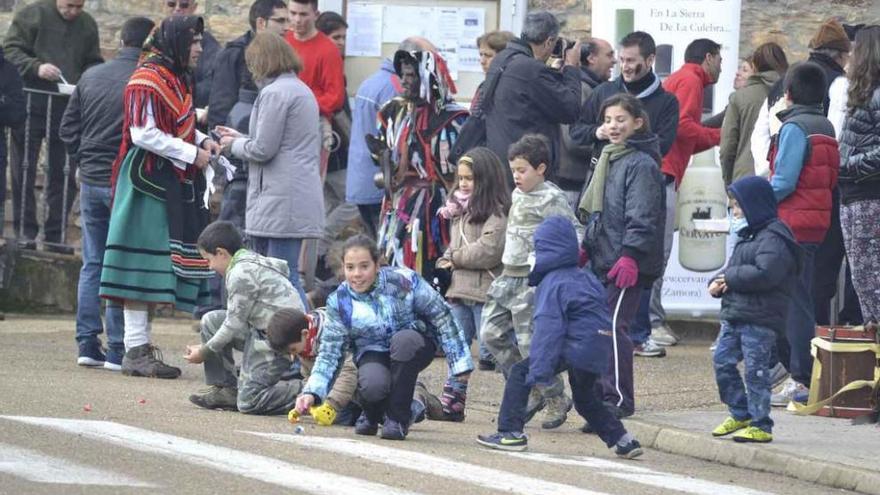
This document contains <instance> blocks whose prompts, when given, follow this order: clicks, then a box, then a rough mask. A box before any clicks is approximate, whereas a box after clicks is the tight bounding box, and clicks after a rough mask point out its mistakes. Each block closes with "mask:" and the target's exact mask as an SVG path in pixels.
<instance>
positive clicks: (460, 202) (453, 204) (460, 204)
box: [437, 191, 471, 220]
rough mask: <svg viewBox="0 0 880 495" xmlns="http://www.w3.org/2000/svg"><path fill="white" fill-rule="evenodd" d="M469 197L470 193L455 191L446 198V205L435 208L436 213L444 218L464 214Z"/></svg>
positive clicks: (448, 218)
mask: <svg viewBox="0 0 880 495" xmlns="http://www.w3.org/2000/svg"><path fill="white" fill-rule="evenodd" d="M470 199H471V195H470V194H465V193H463V192H461V191H455V192H454V193H452V194H451V195H450V196H449V199H447V200H446V206H443V207H442V208H440V209H439V210H437V215H439V216H440V217H442V218H445V219H446V220H450V219H453V218H455V217H457V216H460V215H464V213H465V212H466V211H467V208H468V201H469V200H470Z"/></svg>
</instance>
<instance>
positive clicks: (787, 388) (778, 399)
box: [770, 377, 809, 407]
mask: <svg viewBox="0 0 880 495" xmlns="http://www.w3.org/2000/svg"><path fill="white" fill-rule="evenodd" d="M798 392H800V393H801V394H803V393H808V392H809V389H808V388H807V387H805V386H803V385H801V384H800V383H798V382H796V381H794V380H793V379H792V378H791V377H789V378H788V379H787V380H785V384H784V385H783V386H782V390H780V391H779V392H778V393H775V394H773V395H771V396H770V405H771V406H773V407H786V406H788V403H789V402H791V401H792V400H793V399H794V396H795V394H797V393H798Z"/></svg>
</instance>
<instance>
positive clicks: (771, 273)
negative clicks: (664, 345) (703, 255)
mask: <svg viewBox="0 0 880 495" xmlns="http://www.w3.org/2000/svg"><path fill="white" fill-rule="evenodd" d="M729 191H730V196H731V207H732V209H733V221H732V223H731V227H730V231H731V234H734V235H737V236H738V240H737V243H736V247H734V248H733V254H732V255H731V257H730V261H729V262H728V264H727V267H726V268H724V269H723V270H722V271H721V272H720V273H719V274H718V275H716V276H715V278H714V279H713V280H712V283H711V284H710V285H709V293H710V294H712V296H713V297H720V298H721V335H720V336H719V337H718V347H717V348H716V349H715V356H714V363H715V380H716V382H717V383H718V392H719V394H720V395H721V401H722V402H724V403H725V404H727V407H728V410H729V411H730V417H728V418H727V419H726V420H724V422H723V423H721V424H720V425H719V426H718V427H717V428H715V430H714V431H712V435H714V436H716V437H721V436H724V435H729V434H731V433H734V432H736V435H734V437H733V439H734V440H735V441H737V442H760V443H766V442H770V441H772V440H773V435H772V430H773V420H772V419H770V388H771V384H770V371H769V368H770V355H771V353H772V350H773V346H774V345H775V342H776V335H777V332H779V333H782V332H785V325H786V317H787V315H788V307H789V304H790V302H791V294H792V291H793V288H794V284H795V281H796V279H797V277H798V273H800V271H801V270H802V265H803V250H802V248H801V247H800V246H799V245H798V243H797V241H796V240H795V238H794V235H792V233H791V230H789V228H788V227H786V226H785V224H784V223H782V221H780V220H779V219H778V218H777V214H776V198H775V197H774V195H773V187H772V186H771V185H770V183H768V182H767V180H766V179H763V178H761V177H746V178H744V179H740V180H738V181H736V182H734V183H733V184H731V186H730V189H729ZM740 361H745V371H746V376H745V387H744V386H743V378H742V377H741V376H740V374H739V370H738V369H737V368H736V365H737V363H739V362H740Z"/></svg>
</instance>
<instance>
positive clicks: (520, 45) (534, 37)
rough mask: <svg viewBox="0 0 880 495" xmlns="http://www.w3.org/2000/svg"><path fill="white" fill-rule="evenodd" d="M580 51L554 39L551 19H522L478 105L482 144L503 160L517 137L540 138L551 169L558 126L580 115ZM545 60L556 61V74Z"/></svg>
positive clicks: (540, 15) (534, 15)
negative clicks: (544, 141)
mask: <svg viewBox="0 0 880 495" xmlns="http://www.w3.org/2000/svg"><path fill="white" fill-rule="evenodd" d="M566 48H568V49H566ZM554 52H555V53H554ZM580 52H581V48H580V42H575V43H573V44H572V43H571V42H568V41H567V40H565V39H563V38H560V37H559V21H557V20H556V17H554V16H553V14H551V13H549V12H546V11H537V12H530V13H529V14H528V15H527V16H526V19H525V22H524V24H523V30H522V34H521V35H520V37H519V38H514V39H513V40H511V41H510V42H509V43H508V44H507V48H505V49H504V50H501V52H499V53H498V55H496V56H495V58H494V59H493V60H492V65H490V66H489V73H488V75H487V76H486V82H485V84H484V85H483V93H482V97H481V101H482V102H484V103H482V105H483V107H482V110H483V112H484V115H485V118H486V144H487V146H488V147H489V148H491V149H492V151H494V152H495V153H497V154H498V156H499V157H501V158H502V159H504V158H506V157H507V148H508V147H510V145H511V143H514V142H516V141H517V140H518V139H519V138H521V137H522V136H523V135H525V134H532V133H536V134H542V135H544V136H546V137H547V138H548V139H549V141H550V143H552V149H551V156H552V162H553V163H552V164H548V165H550V170H551V171H552V170H553V169H555V167H556V164H557V163H558V161H559V124H570V123H572V122H575V121H576V120H577V118H578V115H579V113H580V101H581V83H580V74H579V73H578V66H579V65H580V60H579V59H580ZM551 56H553V58H558V59H560V60H561V68H560V69H554V68H551V67H549V66H548V64H547V61H548V60H549V59H551ZM511 184H512V181H511Z"/></svg>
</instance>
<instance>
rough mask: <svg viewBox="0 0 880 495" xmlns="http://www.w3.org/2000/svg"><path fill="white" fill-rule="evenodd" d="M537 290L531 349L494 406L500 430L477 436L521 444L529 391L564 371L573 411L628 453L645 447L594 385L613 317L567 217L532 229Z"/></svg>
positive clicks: (491, 443)
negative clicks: (583, 262) (582, 261)
mask: <svg viewBox="0 0 880 495" xmlns="http://www.w3.org/2000/svg"><path fill="white" fill-rule="evenodd" d="M529 285H531V286H537V289H536V290H535V300H534V303H535V309H534V328H535V332H534V335H533V337H532V347H531V353H530V355H529V357H528V358H526V359H524V360H522V361H520V362H519V363H517V364H515V365H514V366H513V368H512V369H511V371H510V375H509V376H508V377H507V385H506V386H505V387H504V399H503V400H502V402H501V410H500V411H499V412H498V433H495V434H492V435H479V436H478V437H477V443H479V444H481V445H485V446H487V447H490V448H493V449H499V450H514V451H521V450H525V449H526V448H527V446H528V439H527V438H526V436H525V434H524V433H523V427H524V425H525V416H526V404H527V402H528V400H529V392H530V390H531V389H532V387H533V386H535V385H546V384H549V383H551V382H552V381H553V380H554V379H555V377H556V375H557V374H559V373H561V372H562V371H565V370H567V371H568V380H569V384H570V385H571V393H572V398H573V399H574V406H575V409H576V410H577V412H578V413H579V414H580V415H581V416H583V417H584V419H586V420H587V421H588V422H589V424H590V426H591V427H592V429H593V430H594V431H595V432H596V433H597V434H598V435H599V437H600V438H601V439H602V441H604V442H605V444H606V445H607V446H608V447H609V448H610V447H616V450H615V453H616V454H617V455H618V456H620V457H624V458H627V459H632V458H634V457H638V456H640V455H641V454H642V449H641V445H640V444H639V442H638V441H637V440H635V439H634V438H633V437H632V435H630V434H629V433H627V432H626V430H625V429H624V427H623V424H622V423H621V422H620V420H619V419H617V417H615V416H614V414H612V413H611V411H609V410H608V408H606V407H605V406H604V405H603V403H602V399H601V398H600V397H599V393H598V391H597V390H596V388H595V387H594V385H595V383H596V380H598V378H599V376H600V375H601V374H602V372H603V371H605V368H606V364H607V362H608V355H609V354H610V353H611V347H612V332H611V318H610V315H609V314H608V311H609V310H608V306H607V304H606V302H605V288H604V287H603V286H602V284H601V283H599V280H598V279H597V278H596V276H595V275H593V274H592V273H591V272H588V271H585V270H580V269H578V240H577V235H576V234H575V230H574V227H573V226H572V224H571V221H570V220H569V219H567V218H565V217H562V216H552V217H550V218H548V219H546V220H544V221H543V222H542V223H541V225H540V226H539V227H538V230H537V231H536V232H535V268H534V269H533V270H532V272H531V273H530V274H529Z"/></svg>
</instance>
